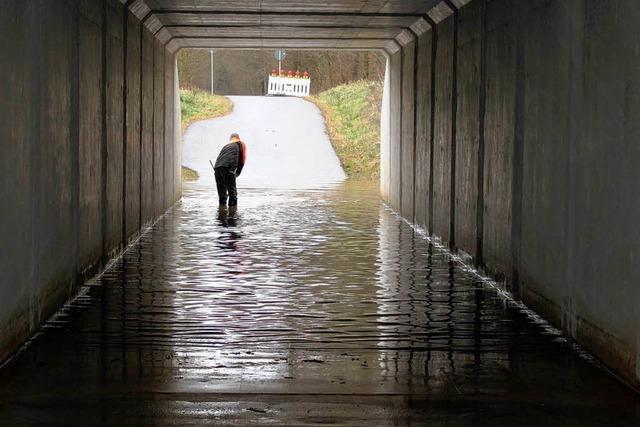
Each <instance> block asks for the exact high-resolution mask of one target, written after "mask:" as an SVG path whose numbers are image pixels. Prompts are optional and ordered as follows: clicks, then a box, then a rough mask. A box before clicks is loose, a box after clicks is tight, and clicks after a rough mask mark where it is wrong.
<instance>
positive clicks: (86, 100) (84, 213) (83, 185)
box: [78, 2, 103, 267]
mask: <svg viewBox="0 0 640 427" xmlns="http://www.w3.org/2000/svg"><path fill="white" fill-rule="evenodd" d="M91 4H95V3H91ZM83 5H85V6H87V10H86V11H85V9H82V8H81V17H80V21H79V26H80V28H79V31H80V33H79V34H80V47H79V48H80V70H81V71H82V72H81V73H80V76H79V77H80V88H79V92H80V95H79V96H80V110H79V114H80V151H79V163H80V167H79V174H80V196H79V221H80V224H79V232H78V233H79V235H78V246H79V247H78V250H79V263H80V265H81V266H85V267H93V266H96V265H97V264H98V263H99V261H100V258H101V257H102V210H103V206H102V83H103V80H102V20H101V15H100V13H101V10H98V16H97V17H96V16H95V10H93V8H91V7H90V3H88V2H84V3H83Z"/></svg>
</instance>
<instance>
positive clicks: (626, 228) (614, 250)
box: [565, 1, 640, 382]
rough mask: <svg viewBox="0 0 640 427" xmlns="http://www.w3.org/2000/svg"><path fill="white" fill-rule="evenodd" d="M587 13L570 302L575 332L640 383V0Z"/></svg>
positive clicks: (595, 6) (589, 5)
mask: <svg viewBox="0 0 640 427" xmlns="http://www.w3.org/2000/svg"><path fill="white" fill-rule="evenodd" d="M574 14H575V13H574V12H573V11H572V15H574ZM584 16H586V19H585V22H584V28H583V34H584V51H583V52H580V53H583V55H584V56H582V58H584V73H583V76H584V83H583V82H580V83H583V84H584V88H585V92H584V96H583V98H582V99H577V96H576V92H578V91H575V90H574V94H573V95H572V105H571V110H572V111H574V112H575V111H576V109H577V108H576V107H577V106H579V105H580V103H582V104H583V106H584V107H583V108H582V110H581V112H582V116H581V117H579V118H577V120H578V123H576V126H574V127H573V128H572V129H571V130H572V132H574V135H575V132H576V131H579V132H580V137H579V138H576V137H575V136H573V137H572V138H571V142H572V144H573V146H572V147H571V152H570V166H571V168H572V177H573V179H572V181H571V182H570V185H571V187H570V193H569V195H570V196H569V197H570V201H571V203H570V206H569V212H570V218H571V221H570V223H569V227H568V229H569V232H570V244H571V251H570V252H569V254H568V263H569V274H570V276H569V279H568V282H569V283H570V284H573V286H572V290H571V302H572V307H570V308H571V309H572V312H573V314H574V316H575V323H576V325H575V334H576V336H577V337H578V338H579V339H580V340H581V341H582V342H585V343H587V344H588V345H589V347H596V346H602V347H603V350H605V351H603V352H602V354H601V355H600V357H601V359H602V360H604V361H605V362H606V363H607V364H608V365H609V366H613V367H614V368H615V369H616V370H617V371H619V372H626V373H627V375H628V376H631V375H634V376H635V378H636V382H637V379H638V378H640V352H639V351H638V348H640V346H639V345H638V344H640V334H639V333H638V330H639V328H638V325H639V320H640V293H638V291H637V289H638V286H637V279H638V277H640V264H638V263H637V262H635V260H636V259H639V256H640V253H639V252H640V245H638V242H640V236H639V233H640V227H637V225H636V223H637V220H636V219H637V218H638V217H640V199H639V198H638V197H629V195H630V194H633V193H634V192H637V188H636V187H637V183H638V182H640V169H639V168H638V165H639V164H640V149H639V147H640V146H639V145H638V141H640V125H639V124H638V120H637V119H636V118H637V117H638V114H640V79H639V76H640V55H639V54H638V50H637V43H636V44H635V45H634V44H633V43H626V42H622V43H621V42H620V41H621V40H640V27H639V26H638V22H640V4H638V3H637V2H632V1H626V2H621V1H618V2H599V1H586V2H585V9H584ZM574 25H575V24H574ZM573 32H576V31H575V30H574V31H573ZM612 46H615V48H612ZM573 50H575V48H574V49H573ZM574 57H575V54H574ZM573 66H574V67H575V62H574V65H573ZM612 76H615V78H612ZM578 93H579V92H578ZM621 100H624V102H621ZM572 195H573V197H572ZM612 242H616V243H615V244H612ZM602 248H606V250H601V249H602ZM578 285H579V286H578ZM633 295H636V296H637V297H636V298H633V297H632V296H633ZM565 311H566V307H565ZM599 331H606V335H604V336H603V334H602V332H599ZM603 344H604V345H603ZM634 356H635V357H634Z"/></svg>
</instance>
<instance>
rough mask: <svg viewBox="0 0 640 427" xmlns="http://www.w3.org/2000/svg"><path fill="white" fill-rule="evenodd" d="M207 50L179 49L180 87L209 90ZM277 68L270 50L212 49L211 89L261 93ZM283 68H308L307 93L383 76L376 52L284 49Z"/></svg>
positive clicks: (209, 70) (241, 93) (209, 72)
mask: <svg viewBox="0 0 640 427" xmlns="http://www.w3.org/2000/svg"><path fill="white" fill-rule="evenodd" d="M210 61H211V57H210V51H209V50H204V49H188V50H183V51H181V52H180V54H179V55H178V73H179V76H180V86H181V87H183V88H200V89H203V90H207V91H208V90H211V62H210ZM277 67H278V61H276V60H275V58H274V51H273V50H266V49H265V50H214V53H213V80H214V92H216V93H218V94H222V95H262V94H263V93H264V82H265V78H266V77H267V76H268V75H269V73H270V72H271V70H272V69H275V68H277ZM282 68H283V69H284V70H293V71H294V72H295V71H296V70H300V71H301V72H302V71H305V70H306V71H308V72H309V73H310V74H311V79H312V80H311V82H312V83H311V93H312V94H317V93H319V92H322V91H324V90H327V89H330V88H332V87H335V86H338V85H341V84H343V83H349V82H352V81H357V80H373V81H376V80H379V81H381V80H382V79H383V78H384V69H385V58H384V56H383V55H382V54H380V53H376V52H365V51H361V52H354V51H293V50H288V51H287V57H286V59H285V60H284V61H283V64H282Z"/></svg>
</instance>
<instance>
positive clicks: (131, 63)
mask: <svg viewBox="0 0 640 427" xmlns="http://www.w3.org/2000/svg"><path fill="white" fill-rule="evenodd" d="M140 26H141V24H140V21H138V19H137V18H136V17H135V16H134V15H132V14H130V13H128V14H127V73H126V78H127V82H126V83H127V90H126V97H127V98H126V103H127V106H126V107H127V112H126V115H127V119H126V120H127V123H126V125H127V130H126V136H127V139H126V191H125V212H126V220H125V223H126V230H125V233H126V234H125V235H126V236H127V238H130V237H133V236H135V235H136V234H137V231H138V230H139V229H140V226H141V224H140V205H141V203H140V182H141V171H142V169H141V168H140V152H141V145H140V126H141V122H140V102H141V99H140V72H141V68H140Z"/></svg>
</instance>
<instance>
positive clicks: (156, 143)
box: [153, 40, 165, 216]
mask: <svg viewBox="0 0 640 427" xmlns="http://www.w3.org/2000/svg"><path fill="white" fill-rule="evenodd" d="M153 62H154V73H153V207H154V216H157V215H160V214H162V213H163V212H164V210H165V204H164V172H165V171H164V151H165V150H164V48H163V47H162V44H161V43H160V42H159V41H158V40H154V41H153Z"/></svg>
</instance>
